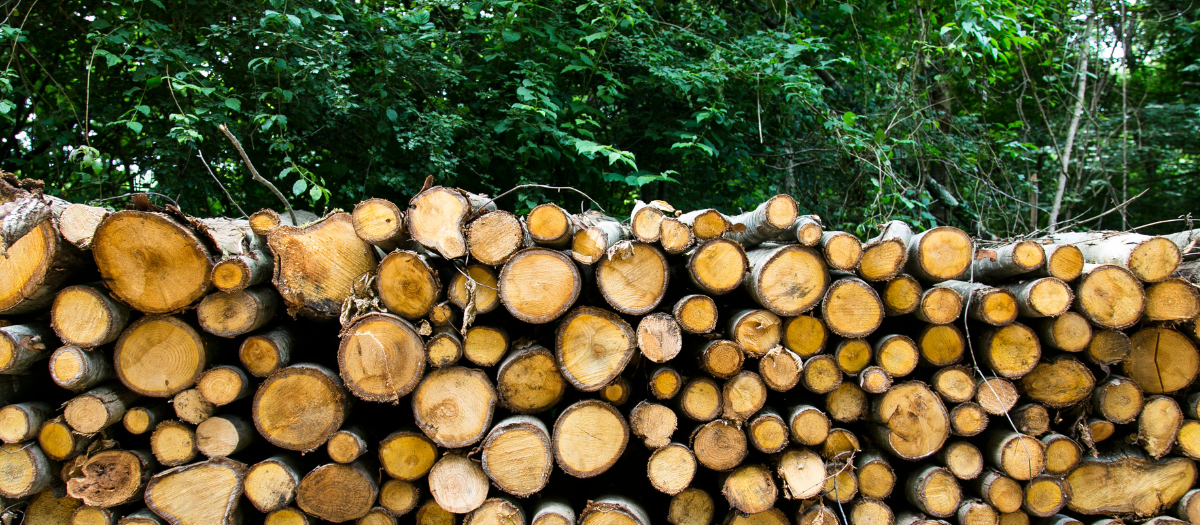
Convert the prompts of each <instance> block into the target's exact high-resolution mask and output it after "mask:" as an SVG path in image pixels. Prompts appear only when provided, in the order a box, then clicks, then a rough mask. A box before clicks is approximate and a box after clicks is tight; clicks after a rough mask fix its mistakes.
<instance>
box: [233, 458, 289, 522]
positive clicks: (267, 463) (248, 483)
mask: <svg viewBox="0 0 1200 525" xmlns="http://www.w3.org/2000/svg"><path fill="white" fill-rule="evenodd" d="M299 472H300V469H299V465H298V464H297V463H296V461H295V460H294V459H292V457H291V456H272V457H270V458H267V459H265V460H263V461H260V462H258V463H255V464H254V465H252V466H251V467H250V468H249V470H247V471H246V479H245V493H246V499H247V500H248V501H250V504H251V505H254V508H256V509H258V511H259V512H265V513H269V512H274V511H277V510H280V509H283V508H286V507H287V506H288V505H291V504H292V501H293V500H295V499H296V488H297V487H299V486H300V474H299Z"/></svg>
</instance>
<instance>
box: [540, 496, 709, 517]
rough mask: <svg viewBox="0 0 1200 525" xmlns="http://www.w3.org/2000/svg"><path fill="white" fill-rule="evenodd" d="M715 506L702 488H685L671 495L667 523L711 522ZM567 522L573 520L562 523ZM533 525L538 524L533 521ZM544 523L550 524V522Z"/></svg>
mask: <svg viewBox="0 0 1200 525" xmlns="http://www.w3.org/2000/svg"><path fill="white" fill-rule="evenodd" d="M715 506H716V504H715V503H714V502H713V499H712V496H709V495H708V493H707V492H705V491H704V490H702V489H699V488H696V487H689V488H686V489H684V490H683V491H682V492H680V493H679V494H676V495H675V496H673V497H671V504H670V507H669V508H668V510H667V523H670V524H671V525H707V524H709V523H711V522H712V518H713V512H714V508H715ZM569 523H573V522H567V523H563V524H562V525H568V524H569ZM534 525H539V524H537V523H536V522H535V523H534ZM545 525H550V523H547V524H545ZM554 525H559V524H557V523H556V524H554Z"/></svg>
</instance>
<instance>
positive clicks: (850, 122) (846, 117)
mask: <svg viewBox="0 0 1200 525" xmlns="http://www.w3.org/2000/svg"><path fill="white" fill-rule="evenodd" d="M856 120H858V115H855V114H854V112H853V111H847V112H845V113H842V122H843V123H845V124H846V127H854V121H856Z"/></svg>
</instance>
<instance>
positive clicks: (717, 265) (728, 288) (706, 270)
mask: <svg viewBox="0 0 1200 525" xmlns="http://www.w3.org/2000/svg"><path fill="white" fill-rule="evenodd" d="M686 256H687V272H688V277H689V278H690V279H691V282H692V284H693V285H694V286H695V287H696V288H699V289H700V291H702V292H704V293H706V294H709V295H724V294H727V293H729V292H732V291H733V290H735V289H737V287H738V286H739V285H741V284H742V281H743V276H744V275H745V274H746V271H747V270H748V268H749V267H750V261H749V260H748V259H747V258H746V251H745V250H744V249H743V248H742V245H740V244H738V243H736V242H734V241H731V240H729V239H723V238H715V239H709V240H708V241H705V242H704V243H703V244H701V245H699V246H697V247H695V248H693V249H692V250H691V251H689V252H688V253H687V255H686Z"/></svg>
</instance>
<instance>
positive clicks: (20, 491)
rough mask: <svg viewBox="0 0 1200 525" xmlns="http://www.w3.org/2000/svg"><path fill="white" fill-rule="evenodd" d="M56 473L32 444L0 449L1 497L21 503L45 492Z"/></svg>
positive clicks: (39, 449)
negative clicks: (26, 498) (22, 500)
mask: <svg viewBox="0 0 1200 525" xmlns="http://www.w3.org/2000/svg"><path fill="white" fill-rule="evenodd" d="M56 470H57V469H56V468H55V466H54V465H53V464H52V463H50V460H49V459H47V458H46V454H44V453H42V449H41V447H39V446H37V445H35V444H33V443H13V444H6V445H0V496H3V497H5V498H12V499H21V498H25V497H27V496H32V495H34V494H37V493H38V492H41V491H43V490H46V489H48V488H50V487H51V484H52V483H54V481H55V473H56V472H55V471H56Z"/></svg>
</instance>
